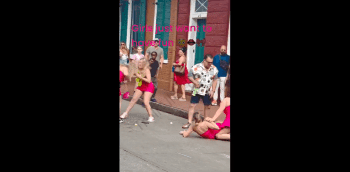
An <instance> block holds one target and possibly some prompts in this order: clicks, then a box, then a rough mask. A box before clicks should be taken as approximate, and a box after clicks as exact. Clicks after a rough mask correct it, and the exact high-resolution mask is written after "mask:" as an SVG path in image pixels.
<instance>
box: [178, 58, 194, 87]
mask: <svg viewBox="0 0 350 172" xmlns="http://www.w3.org/2000/svg"><path fill="white" fill-rule="evenodd" d="M175 63H176V64H179V60H176V62H175ZM181 66H185V74H184V75H177V74H176V73H174V81H175V82H176V84H178V85H185V84H189V83H191V81H190V80H189V79H188V70H187V67H186V63H182V65H181Z"/></svg>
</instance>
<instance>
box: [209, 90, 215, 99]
mask: <svg viewBox="0 0 350 172" xmlns="http://www.w3.org/2000/svg"><path fill="white" fill-rule="evenodd" d="M213 95H214V91H213V90H210V91H209V96H210V98H212V97H213Z"/></svg>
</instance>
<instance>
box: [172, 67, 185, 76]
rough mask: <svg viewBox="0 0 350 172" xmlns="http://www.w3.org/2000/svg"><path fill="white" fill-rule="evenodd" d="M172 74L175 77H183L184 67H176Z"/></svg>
mask: <svg viewBox="0 0 350 172" xmlns="http://www.w3.org/2000/svg"><path fill="white" fill-rule="evenodd" d="M174 73H176V74H177V75H184V74H185V65H184V66H176V67H175V70H174Z"/></svg>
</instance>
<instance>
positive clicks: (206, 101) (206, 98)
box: [191, 94, 211, 106]
mask: <svg viewBox="0 0 350 172" xmlns="http://www.w3.org/2000/svg"><path fill="white" fill-rule="evenodd" d="M199 99H202V100H203V103H204V105H206V106H207V105H210V104H211V102H210V97H209V94H206V95H205V96H202V95H198V94H196V95H195V96H192V97H191V103H192V104H198V103H199Z"/></svg>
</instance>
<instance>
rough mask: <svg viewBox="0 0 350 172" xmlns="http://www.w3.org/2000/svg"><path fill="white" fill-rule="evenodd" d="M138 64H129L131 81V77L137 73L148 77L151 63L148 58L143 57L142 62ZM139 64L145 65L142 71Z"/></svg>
mask: <svg viewBox="0 0 350 172" xmlns="http://www.w3.org/2000/svg"><path fill="white" fill-rule="evenodd" d="M136 62H137V64H136V63H130V64H129V74H130V75H129V76H130V81H131V77H132V76H134V75H135V73H137V72H140V73H141V75H142V74H144V75H146V74H145V73H146V69H148V70H149V69H150V66H149V62H148V61H147V60H146V58H144V57H142V58H141V59H140V60H138V61H136ZM138 63H144V64H143V65H144V67H143V68H142V69H141V70H140V68H139V65H138Z"/></svg>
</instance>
